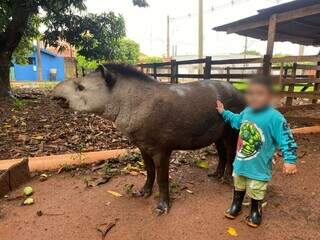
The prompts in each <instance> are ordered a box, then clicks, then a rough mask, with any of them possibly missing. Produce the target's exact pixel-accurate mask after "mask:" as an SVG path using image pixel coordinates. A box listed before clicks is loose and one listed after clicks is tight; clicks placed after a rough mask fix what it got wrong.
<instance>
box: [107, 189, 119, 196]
mask: <svg viewBox="0 0 320 240" xmlns="http://www.w3.org/2000/svg"><path fill="white" fill-rule="evenodd" d="M108 193H110V194H111V195H113V196H115V197H122V194H120V193H118V192H115V191H111V190H109V191H108Z"/></svg>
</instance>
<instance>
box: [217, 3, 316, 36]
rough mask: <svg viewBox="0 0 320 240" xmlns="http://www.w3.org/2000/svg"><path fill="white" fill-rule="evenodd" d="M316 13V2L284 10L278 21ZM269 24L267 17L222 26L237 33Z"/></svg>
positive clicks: (278, 16)
mask: <svg viewBox="0 0 320 240" xmlns="http://www.w3.org/2000/svg"><path fill="white" fill-rule="evenodd" d="M315 14H320V4H315V5H311V6H308V7H304V8H299V9H296V10H292V11H288V12H284V13H279V14H277V23H281V22H286V21H290V20H293V19H297V18H302V17H306V16H311V15H315ZM251 18H252V17H251ZM240 21H241V20H240ZM268 24H269V19H265V20H261V21H256V22H247V23H237V22H234V23H232V24H230V26H228V24H227V25H225V27H223V26H221V28H225V31H227V33H237V32H241V31H245V30H249V29H254V28H258V27H263V26H268ZM219 28H220V27H218V29H219Z"/></svg>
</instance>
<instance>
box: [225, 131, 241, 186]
mask: <svg viewBox="0 0 320 240" xmlns="http://www.w3.org/2000/svg"><path fill="white" fill-rule="evenodd" d="M238 134H239V132H238V131H236V130H234V129H232V128H231V127H227V128H226V135H225V147H226V167H225V171H224V175H223V179H224V180H225V181H230V180H231V179H232V172H233V166H232V165H233V161H234V158H235V156H236V152H237V141H238Z"/></svg>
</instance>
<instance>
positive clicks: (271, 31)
mask: <svg viewBox="0 0 320 240" xmlns="http://www.w3.org/2000/svg"><path fill="white" fill-rule="evenodd" d="M276 30H277V15H276V14H273V15H272V16H271V17H270V19H269V24H268V44H267V52H266V55H264V57H263V74H264V75H267V76H269V75H270V73H271V68H272V63H271V59H272V56H273V47H274V40H275V37H276Z"/></svg>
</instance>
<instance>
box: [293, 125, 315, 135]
mask: <svg viewBox="0 0 320 240" xmlns="http://www.w3.org/2000/svg"><path fill="white" fill-rule="evenodd" d="M292 133H293V134H294V135H297V134H314V133H320V126H312V127H302V128H294V129H292Z"/></svg>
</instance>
